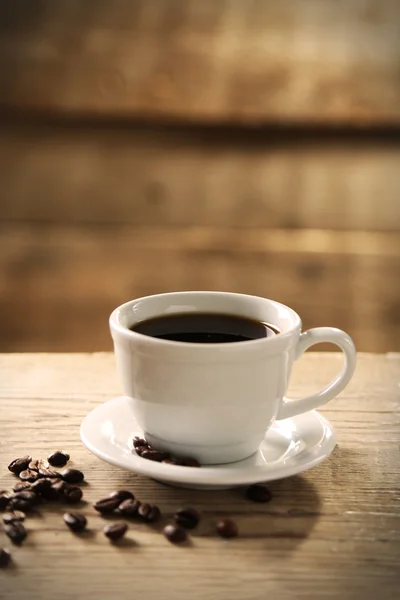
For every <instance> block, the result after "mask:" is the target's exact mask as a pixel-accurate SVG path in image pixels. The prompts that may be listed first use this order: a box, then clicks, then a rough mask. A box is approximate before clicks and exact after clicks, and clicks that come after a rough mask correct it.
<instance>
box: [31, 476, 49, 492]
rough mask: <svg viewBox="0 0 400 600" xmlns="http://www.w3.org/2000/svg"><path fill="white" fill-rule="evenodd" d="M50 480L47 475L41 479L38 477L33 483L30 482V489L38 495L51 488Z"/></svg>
mask: <svg viewBox="0 0 400 600" xmlns="http://www.w3.org/2000/svg"><path fill="white" fill-rule="evenodd" d="M51 483H52V480H51V479H50V478H49V477H43V479H38V480H37V481H35V482H34V483H32V485H31V487H30V489H31V491H32V492H34V493H35V494H39V496H40V495H41V494H42V493H43V492H46V490H48V489H50V488H51Z"/></svg>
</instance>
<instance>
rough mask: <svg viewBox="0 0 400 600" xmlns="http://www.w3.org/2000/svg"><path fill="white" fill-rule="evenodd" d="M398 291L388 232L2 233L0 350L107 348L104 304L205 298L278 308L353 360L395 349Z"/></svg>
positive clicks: (395, 246)
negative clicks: (329, 338) (204, 292)
mask: <svg viewBox="0 0 400 600" xmlns="http://www.w3.org/2000/svg"><path fill="white" fill-rule="evenodd" d="M399 281H400V238H399V236H398V234H384V233H361V232H329V231H313V230H309V231H296V230H293V231H281V230H272V231H270V230H258V231H253V230H243V231H235V230H231V229H224V230H210V229H209V228H205V229H204V228H183V229H181V228H174V229H170V228H137V227H131V226H124V227H123V226H115V227H110V226H109V227H104V226H103V227H100V226H98V227H93V226H81V227H78V226H74V227H69V226H61V225H59V226H48V225H36V226H32V225H21V224H19V225H17V224H9V225H4V224H3V226H2V228H1V232H0V325H1V329H2V331H3V336H2V338H1V340H0V348H1V349H2V350H3V351H7V350H8V351H9V350H14V351H23V350H25V351H26V350H29V349H31V350H49V349H51V350H58V351H60V350H83V349H85V350H104V349H110V348H111V340H110V336H109V332H108V324H107V319H108V315H109V313H110V312H111V310H112V309H113V308H114V307H115V306H117V305H119V304H121V303H122V302H124V301H126V300H128V299H130V298H133V297H137V296H142V295H147V294H153V293H159V292H166V291H174V290H185V289H210V290H230V291H234V292H244V293H250V294H256V295H261V296H266V297H272V298H275V299H277V300H280V301H282V302H284V303H286V304H289V305H290V306H292V307H293V308H295V309H296V310H297V311H298V312H299V313H300V315H301V316H302V318H303V323H304V327H306V328H308V327H314V326H319V325H332V326H336V327H340V328H342V329H345V330H347V331H348V332H349V333H350V334H351V335H352V336H353V337H354V339H355V342H356V345H357V347H358V348H359V349H360V350H364V351H367V350H379V351H390V350H398V349H399V340H400V321H399V314H400V311H399V292H400V288H399ZM27 298H29V301H27Z"/></svg>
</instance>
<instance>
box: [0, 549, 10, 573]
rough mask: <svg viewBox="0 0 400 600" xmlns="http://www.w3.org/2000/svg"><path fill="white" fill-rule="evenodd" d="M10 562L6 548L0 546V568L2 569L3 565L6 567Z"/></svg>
mask: <svg viewBox="0 0 400 600" xmlns="http://www.w3.org/2000/svg"><path fill="white" fill-rule="evenodd" d="M10 562H11V554H10V553H9V552H8V550H5V549H4V548H0V569H4V568H5V567H8V565H9V564H10Z"/></svg>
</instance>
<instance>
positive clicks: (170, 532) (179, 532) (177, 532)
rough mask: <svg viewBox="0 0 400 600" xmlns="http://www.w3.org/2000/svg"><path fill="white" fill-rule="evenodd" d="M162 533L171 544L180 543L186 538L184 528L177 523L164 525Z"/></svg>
mask: <svg viewBox="0 0 400 600" xmlns="http://www.w3.org/2000/svg"><path fill="white" fill-rule="evenodd" d="M163 533H164V535H165V537H166V538H167V540H168V541H170V542H172V543H173V544H181V543H182V542H185V541H186V540H187V533H186V530H185V529H183V527H179V526H178V525H173V524H170V525H166V526H165V527H164V529H163Z"/></svg>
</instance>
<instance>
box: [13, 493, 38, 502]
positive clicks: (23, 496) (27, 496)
mask: <svg viewBox="0 0 400 600" xmlns="http://www.w3.org/2000/svg"><path fill="white" fill-rule="evenodd" d="M11 499H12V500H17V499H18V500H25V501H26V502H30V503H31V504H36V503H37V502H38V497H37V496H36V494H35V493H34V492H32V490H22V491H20V492H15V493H14V494H13V495H12V496H11Z"/></svg>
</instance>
